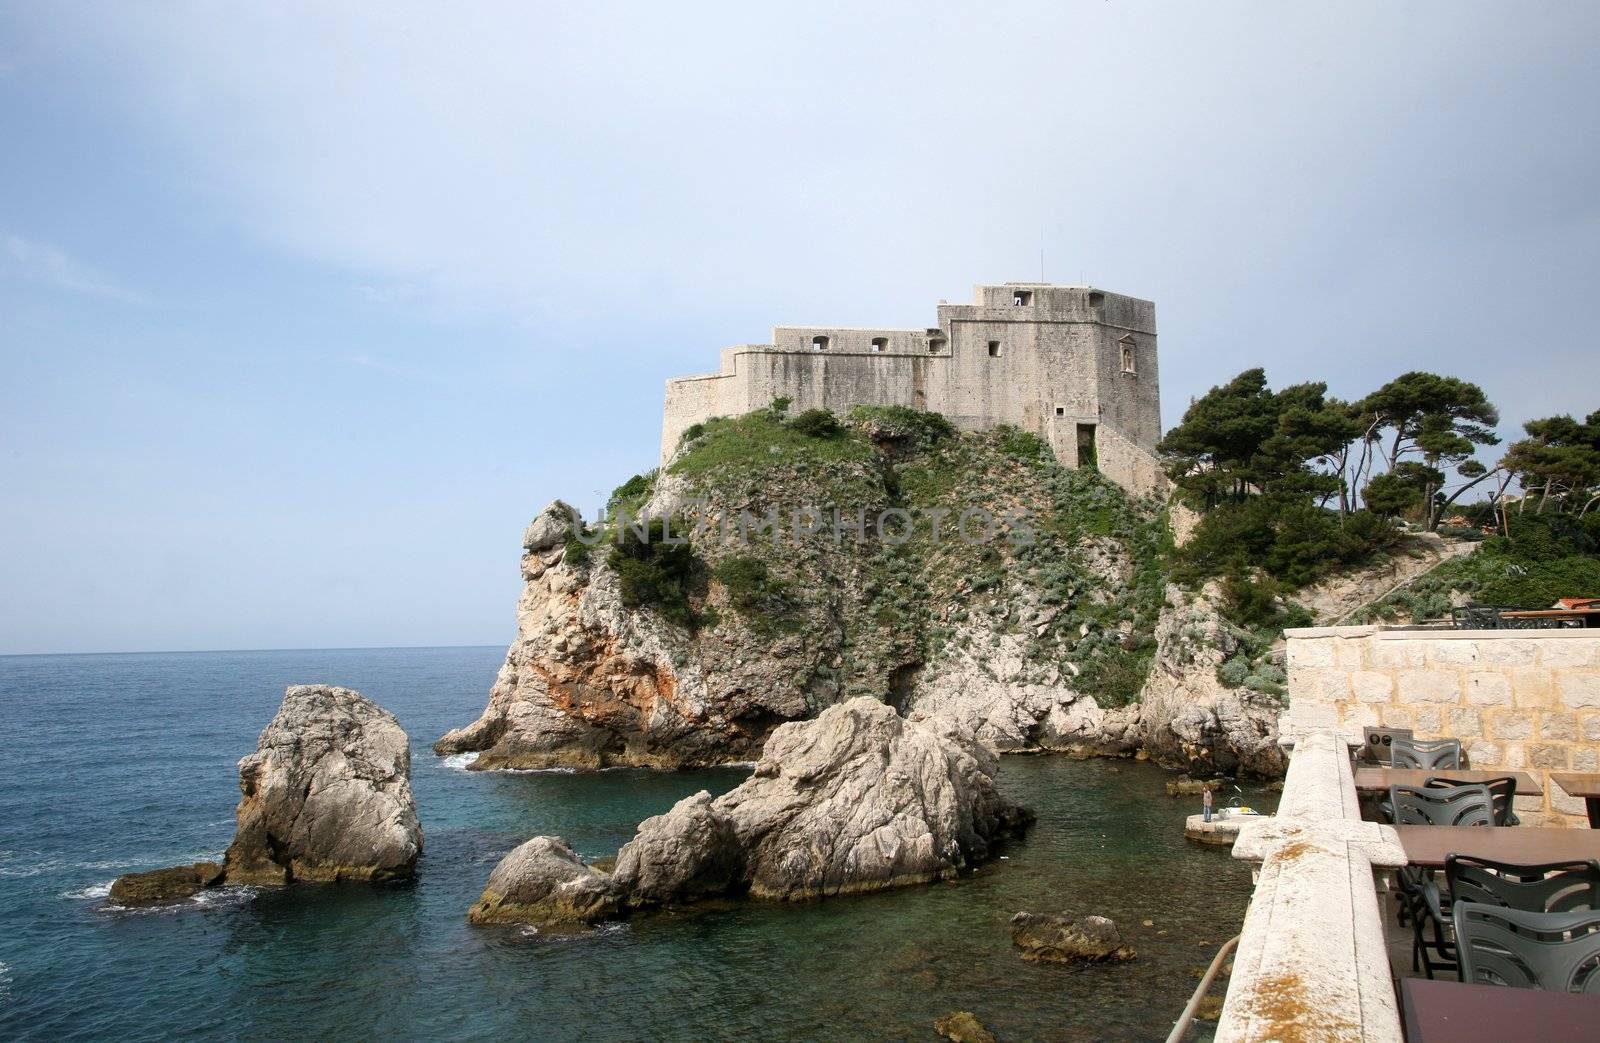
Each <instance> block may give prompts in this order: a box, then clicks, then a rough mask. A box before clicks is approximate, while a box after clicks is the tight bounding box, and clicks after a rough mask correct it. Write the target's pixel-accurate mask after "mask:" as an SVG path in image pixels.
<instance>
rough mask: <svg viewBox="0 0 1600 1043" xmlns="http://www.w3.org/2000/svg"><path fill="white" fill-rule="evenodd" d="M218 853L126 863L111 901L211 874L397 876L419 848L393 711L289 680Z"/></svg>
mask: <svg viewBox="0 0 1600 1043" xmlns="http://www.w3.org/2000/svg"><path fill="white" fill-rule="evenodd" d="M239 789H240V791H241V792H242V794H243V796H242V797H241V798H240V800H239V806H238V809H237V811H236V813H235V815H236V819H237V829H236V830H235V832H234V836H233V843H232V844H230V845H229V846H228V851H227V854H226V855H225V856H224V859H223V864H222V865H220V866H218V865H217V864H215V863H213V862H196V863H195V864H193V865H187V866H174V867H172V868H170V869H158V870H155V871H154V872H149V873H129V874H126V875H124V876H121V877H119V878H117V880H116V882H115V883H113V884H112V885H111V900H112V901H113V902H115V903H117V904H120V905H136V904H140V903H147V902H161V901H173V900H176V899H180V898H188V897H191V896H193V895H195V894H198V893H199V892H200V891H202V890H204V889H206V888H208V887H218V886H221V885H223V884H287V883H291V882H293V881H308V882H316V883H327V882H334V881H341V880H370V881H388V880H400V879H405V878H408V877H410V876H411V875H412V873H413V871H414V870H415V868H416V864H417V858H418V856H420V855H421V854H422V826H421V824H420V823H419V822H418V821H417V805H416V801H415V800H413V799H412V796H411V746H410V742H409V740H407V738H406V733H405V732H404V731H402V730H401V728H400V724H399V722H397V721H396V720H395V719H394V715H393V714H391V713H389V712H388V711H387V710H384V709H382V708H381V707H379V706H377V705H376V704H375V703H373V702H371V701H370V700H368V699H367V698H365V697H364V696H362V695H361V693H360V692H353V691H351V690H350V689H348V688H335V687H333V686H332V685H291V686H290V687H289V688H288V690H287V691H285V692H284V695H283V702H282V703H281V704H280V705H279V707H278V713H277V716H275V717H273V719H272V722H271V723H270V724H268V725H267V727H266V730H265V731H263V732H262V733H261V738H260V741H259V742H258V743H257V745H256V752H254V753H252V754H250V755H249V756H248V757H245V758H244V759H243V760H241V761H240V762H239Z"/></svg>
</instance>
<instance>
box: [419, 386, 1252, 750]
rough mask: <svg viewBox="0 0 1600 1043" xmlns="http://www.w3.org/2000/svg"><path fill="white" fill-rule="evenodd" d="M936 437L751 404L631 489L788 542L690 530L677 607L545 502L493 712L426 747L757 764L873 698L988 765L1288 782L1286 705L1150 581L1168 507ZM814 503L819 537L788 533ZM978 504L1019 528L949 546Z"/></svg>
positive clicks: (1202, 606) (1191, 611) (1024, 457)
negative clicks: (969, 741)
mask: <svg viewBox="0 0 1600 1043" xmlns="http://www.w3.org/2000/svg"><path fill="white" fill-rule="evenodd" d="M934 419H935V420H936V419H937V418H934ZM928 423H929V421H928V420H927V419H926V415H923V419H921V420H913V419H908V418H906V417H905V416H903V415H899V414H895V413H894V412H892V411H876V412H871V411H869V412H866V413H862V414H858V415H856V416H854V417H852V418H851V421H850V423H849V424H848V425H847V426H846V428H845V429H844V430H843V431H840V432H835V433H833V434H825V435H823V436H820V437H813V436H810V435H805V434H801V433H797V432H796V431H795V430H794V429H793V425H792V424H791V423H789V422H785V421H784V420H783V419H782V418H781V417H779V416H777V415H775V414H770V413H767V412H765V411H763V412H762V413H758V414H753V415H752V416H750V417H744V418H740V419H739V420H737V421H724V422H720V423H718V424H713V425H710V426H709V429H708V430H707V432H706V433H705V434H704V435H702V436H700V437H699V438H698V439H694V440H691V441H690V442H689V443H687V444H686V445H685V447H684V449H683V450H682V451H680V453H679V454H678V456H677V457H676V458H675V461H674V463H673V465H672V466H671V467H669V468H668V470H667V472H666V473H664V474H662V475H661V476H660V477H659V478H657V479H655V480H654V483H653V485H651V486H650V487H649V488H648V489H636V490H634V492H635V493H636V499H635V501H634V506H635V507H636V508H637V509H638V512H641V513H644V514H646V515H648V516H651V517H656V518H666V517H686V516H687V515H686V512H688V511H689V510H690V508H691V507H694V508H695V509H696V510H697V511H698V515H697V516H698V517H704V518H711V519H716V520H721V521H723V522H726V520H727V519H730V518H734V519H737V518H739V517H740V516H741V515H743V516H746V517H756V518H759V517H767V516H770V515H769V512H776V516H777V517H779V518H780V519H782V520H783V524H782V525H781V526H780V528H786V529H789V531H786V532H783V533H781V534H778V535H773V534H755V535H752V534H750V532H749V531H747V530H740V531H739V532H738V533H737V534H736V535H737V536H738V537H739V538H735V539H731V540H730V539H728V538H727V535H728V530H727V528H726V526H725V525H724V526H723V527H721V528H719V527H718V526H717V525H716V524H713V525H712V527H711V528H710V529H709V530H702V531H701V532H699V533H697V534H694V535H693V536H692V537H691V540H690V549H691V552H692V557H693V561H694V565H693V568H692V570H691V571H690V572H689V573H687V574H685V575H684V576H683V577H682V584H681V587H682V590H681V593H682V597H681V599H680V601H679V602H678V603H677V604H676V606H675V608H674V610H673V611H667V610H666V608H664V607H663V606H662V605H660V604H653V603H650V602H648V601H646V602H643V603H641V602H640V601H639V600H638V599H637V595H635V597H634V600H633V603H631V604H630V598H629V596H628V593H627V591H626V589H625V588H626V586H627V583H626V577H624V576H623V575H622V573H621V571H619V566H620V568H624V569H625V568H627V564H626V563H625V562H623V563H619V562H618V561H617V560H616V554H615V552H613V551H612V550H611V544H610V543H609V542H607V543H602V544H600V545H598V546H596V547H595V548H594V549H592V550H590V549H588V548H587V547H584V546H582V545H580V544H579V543H578V542H577V541H576V540H574V539H573V538H572V533H571V520H572V518H573V517H574V515H573V514H572V512H571V510H570V508H567V507H566V505H564V504H561V503H559V502H557V503H554V504H552V505H551V506H550V507H549V508H546V510H545V511H544V512H543V513H542V514H541V515H540V516H539V518H537V519H536V520H535V521H534V523H533V524H532V525H531V526H530V527H529V529H528V533H527V536H526V537H525V539H524V554H523V558H522V574H523V578H524V580H525V586H524V589H523V593H522V596H521V598H520V600H519V602H518V607H517V637H516V639H515V641H514V642H513V643H512V645H511V647H510V649H509V650H508V652H507V656H506V661H505V664H504V666H502V668H501V670H500V673H499V676H498V677H497V679H496V681H495V684H494V687H493V689H492V691H491V693H490V698H489V705H488V707H487V708H486V709H485V711H484V713H483V715H482V716H481V717H480V718H479V719H478V720H477V721H475V722H474V723H472V724H471V725H468V726H467V727H464V728H460V729H457V730H455V731H452V732H450V733H449V734H447V735H446V736H444V738H442V739H441V740H440V741H439V742H438V743H437V744H436V746H435V749H436V750H437V751H438V752H440V753H460V752H468V751H475V752H478V753H479V756H478V758H477V760H476V762H475V763H474V765H473V767H475V768H477V769H490V768H543V767H554V766H577V767H602V766H607V765H617V764H630V765H645V766H655V767H680V766H702V765H709V764H716V763H724V762H729V761H749V760H754V759H755V758H756V757H757V756H758V754H759V752H760V750H761V748H762V744H763V742H764V741H765V739H766V738H767V737H768V735H770V734H771V732H772V731H773V729H775V728H776V727H777V726H779V725H781V724H783V723H784V722H786V721H793V720H803V719H809V718H812V717H815V716H816V715H817V714H818V713H820V712H821V711H822V710H823V709H825V708H827V707H828V706H831V705H834V704H837V703H840V702H843V701H845V700H846V699H849V698H853V697H856V696H862V695H866V696H871V697H873V698H875V699H877V700H880V701H882V702H887V703H890V704H892V705H894V706H895V707H896V708H897V709H898V710H899V711H900V712H901V713H903V714H904V715H905V716H906V717H907V718H908V719H910V720H915V721H926V722H935V723H937V724H939V725H940V726H946V727H950V728H953V729H958V730H961V731H963V732H965V733H967V734H971V735H974V736H976V737H977V738H978V739H980V740H982V741H983V742H985V743H987V744H989V745H991V746H993V747H994V748H996V749H998V750H1000V751H1001V752H1031V751H1043V750H1053V751H1067V752H1073V753H1080V754H1094V753H1103V754H1131V753H1134V752H1136V751H1138V750H1147V751H1149V753H1150V754H1151V755H1152V756H1155V757H1156V758H1158V759H1160V760H1162V761H1164V762H1167V763H1171V764H1173V765H1174V766H1181V767H1191V768H1202V769H1210V768H1220V769H1225V770H1231V769H1235V768H1237V769H1240V770H1245V771H1256V772H1262V773H1272V772H1275V771H1277V770H1279V769H1280V767H1281V764H1280V762H1278V761H1277V760H1276V756H1277V755H1276V749H1275V746H1274V745H1273V743H1274V741H1275V731H1274V725H1273V722H1274V721H1275V718H1276V714H1277V709H1278V706H1277V700H1276V699H1275V698H1274V697H1270V696H1258V695H1256V694H1255V693H1251V692H1246V691H1242V690H1237V689H1226V688H1224V687H1223V686H1222V685H1221V683H1220V682H1219V681H1218V680H1217V676H1216V674H1217V666H1218V664H1219V663H1221V662H1222V661H1223V660H1224V659H1225V658H1226V657H1227V656H1228V655H1229V654H1230V652H1231V651H1232V646H1231V645H1229V644H1228V641H1229V638H1228V636H1227V632H1226V627H1225V626H1223V625H1222V624H1221V622H1220V620H1219V619H1218V618H1217V616H1216V613H1215V609H1214V607H1213V605H1212V602H1211V601H1210V600H1209V599H1207V598H1204V597H1201V598H1198V599H1197V598H1192V597H1191V596H1189V595H1185V594H1183V593H1182V592H1181V591H1177V590H1176V589H1175V588H1165V587H1164V585H1163V580H1162V576H1163V565H1162V555H1163V554H1164V553H1165V547H1166V546H1167V545H1168V541H1169V539H1170V537H1169V535H1168V534H1167V529H1166V525H1165V520H1164V516H1163V513H1162V511H1161V509H1160V507H1159V505H1157V504H1155V503H1153V502H1150V501H1137V500H1132V499H1130V498H1128V497H1127V496H1126V495H1125V494H1124V493H1122V492H1121V491H1120V490H1119V489H1117V488H1116V487H1114V486H1112V485H1111V484H1110V483H1109V482H1106V481H1104V480H1103V479H1100V478H1099V477H1098V476H1096V475H1093V474H1092V473H1088V472H1081V471H1071V470H1065V469H1062V468H1060V467H1059V466H1058V465H1056V464H1055V463H1054V461H1053V459H1052V458H1051V457H1050V455H1049V451H1048V448H1047V447H1045V446H1044V445H1043V443H1039V442H1038V441H1037V440H1036V439H1031V436H1026V435H1023V434H1022V433H1021V432H1015V431H1008V430H1005V429H1002V430H999V431H991V432H984V433H982V434H971V435H955V434H953V433H951V432H949V431H948V430H938V429H930V428H928V427H927V426H925V425H927V424H928ZM919 425H924V426H919ZM626 488H627V487H625V489H626ZM621 492H622V490H619V494H620V493H621ZM809 508H817V509H819V514H820V517H821V518H822V524H821V526H820V530H819V531H813V532H810V533H809V534H806V535H802V536H799V537H796V536H795V534H794V532H793V531H792V527H791V526H789V525H788V522H789V521H790V520H791V519H792V517H793V515H794V512H796V511H798V510H802V509H809ZM834 508H839V509H840V515H839V517H838V518H837V519H835V518H834V516H833V515H832V513H831V512H832V510H833V509H834ZM972 509H980V510H983V511H985V512H987V516H991V517H994V518H1001V517H1010V518H1011V519H1013V520H1014V523H1008V524H1007V525H1005V526H1001V527H999V528H997V529H996V530H994V531H995V532H996V536H995V538H994V539H991V540H988V541H982V540H978V541H968V540H965V539H962V538H959V535H958V534H957V533H956V532H955V529H954V519H957V518H958V517H959V516H960V514H961V512H963V511H967V510H972ZM885 510H890V511H899V512H904V514H905V515H906V516H909V517H911V518H912V519H913V521H912V523H911V525H910V526H909V527H908V528H905V529H904V531H905V532H908V533H910V536H909V538H907V539H904V540H900V539H898V538H897V528H896V527H897V526H898V525H899V523H900V521H901V520H902V519H901V516H899V515H896V516H895V520H893V521H891V523H890V525H889V527H888V530H886V532H879V531H878V530H877V527H876V525H875V521H876V519H877V518H878V516H879V515H880V513H881V512H883V511H885ZM941 510H942V511H945V512H947V514H946V515H944V516H942V522H943V524H944V526H945V529H944V531H943V532H942V533H937V532H935V531H934V530H933V523H932V522H931V521H930V520H929V518H930V515H929V512H930V511H933V512H937V511H941ZM858 513H859V514H860V515H864V517H865V519H866V524H865V526H864V528H865V538H864V539H863V538H858V534H857V531H856V528H855V524H854V522H853V519H854V518H855V517H856V516H857V515H858ZM814 517H815V516H813V517H811V518H808V519H807V524H810V523H811V522H812V521H813V520H814ZM1019 518H1020V519H1021V520H1020V521H1015V519H1019ZM841 525H842V527H843V532H842V533H841V532H839V528H840V526H841ZM687 527H688V524H687V523H685V528H687ZM976 528H981V526H978V527H976ZM1023 530H1026V532H1025V533H1024V532H1023ZM1024 535H1026V536H1027V537H1028V538H1027V539H1024V538H1023V536H1024ZM752 577H754V578H752ZM1207 640H1211V641H1213V642H1214V643H1213V644H1212V645H1209V646H1208V645H1207V644H1206V641H1207Z"/></svg>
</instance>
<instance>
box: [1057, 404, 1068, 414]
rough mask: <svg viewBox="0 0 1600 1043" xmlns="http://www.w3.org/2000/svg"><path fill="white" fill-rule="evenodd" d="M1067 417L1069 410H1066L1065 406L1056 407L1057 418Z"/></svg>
mask: <svg viewBox="0 0 1600 1043" xmlns="http://www.w3.org/2000/svg"><path fill="white" fill-rule="evenodd" d="M1066 415H1067V410H1066V408H1065V407H1064V406H1057V407H1056V416H1066Z"/></svg>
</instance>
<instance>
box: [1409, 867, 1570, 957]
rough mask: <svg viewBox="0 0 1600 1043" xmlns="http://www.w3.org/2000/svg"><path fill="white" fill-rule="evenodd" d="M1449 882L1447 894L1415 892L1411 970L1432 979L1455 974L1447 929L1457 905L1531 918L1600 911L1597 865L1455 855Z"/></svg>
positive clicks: (1428, 889)
mask: <svg viewBox="0 0 1600 1043" xmlns="http://www.w3.org/2000/svg"><path fill="white" fill-rule="evenodd" d="M1444 880H1445V886H1444V888H1443V890H1442V891H1441V889H1440V888H1439V887H1438V885H1437V884H1435V883H1434V882H1433V881H1432V880H1427V881H1425V882H1424V883H1423V884H1422V885H1421V886H1420V887H1419V888H1417V889H1416V890H1415V891H1414V892H1413V896H1414V898H1413V910H1414V914H1415V915H1416V917H1417V919H1416V921H1415V924H1414V931H1413V937H1412V943H1411V966H1412V969H1417V966H1418V964H1419V962H1420V964H1421V969H1422V970H1423V971H1424V972H1425V973H1426V974H1427V976H1428V977H1430V978H1431V977H1433V972H1434V971H1436V970H1455V969H1456V966H1457V956H1456V947H1455V943H1454V941H1453V939H1452V938H1451V937H1450V936H1449V932H1448V930H1447V928H1448V927H1449V925H1450V924H1451V914H1452V911H1453V908H1454V906H1455V903H1457V902H1477V903H1479V904H1480V905H1498V906H1504V907H1506V908H1508V909H1520V910H1522V911H1524V912H1531V913H1554V912H1572V911H1574V910H1578V909H1600V862H1596V861H1595V860H1593V859H1588V860H1574V861H1571V862H1549V863H1544V864H1540V865H1523V864H1520V863H1516V862H1495V861H1493V860H1491V859H1487V858H1479V857H1477V856H1476V855H1459V854H1453V853H1452V854H1450V855H1447V856H1445V860H1444Z"/></svg>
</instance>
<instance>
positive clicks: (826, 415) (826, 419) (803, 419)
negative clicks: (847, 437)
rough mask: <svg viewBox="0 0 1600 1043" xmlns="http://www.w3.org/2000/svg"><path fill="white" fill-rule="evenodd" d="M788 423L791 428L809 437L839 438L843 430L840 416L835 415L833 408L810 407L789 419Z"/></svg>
mask: <svg viewBox="0 0 1600 1043" xmlns="http://www.w3.org/2000/svg"><path fill="white" fill-rule="evenodd" d="M788 424H789V427H790V429H792V430H795V431H798V432H800V433H801V434H803V435H805V436H806V437H808V438H837V437H838V436H839V433H840V432H841V431H842V430H843V428H841V427H840V426H839V418H838V417H836V416H834V415H833V410H831V409H808V410H806V411H805V412H804V413H801V414H800V415H799V416H797V417H795V418H794V419H793V420H790V421H788Z"/></svg>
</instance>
